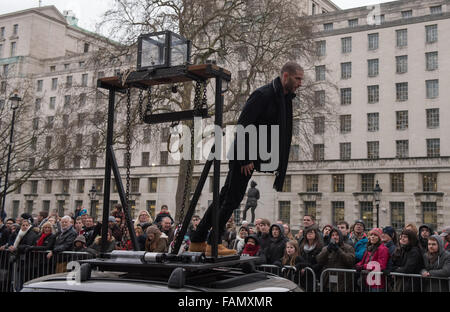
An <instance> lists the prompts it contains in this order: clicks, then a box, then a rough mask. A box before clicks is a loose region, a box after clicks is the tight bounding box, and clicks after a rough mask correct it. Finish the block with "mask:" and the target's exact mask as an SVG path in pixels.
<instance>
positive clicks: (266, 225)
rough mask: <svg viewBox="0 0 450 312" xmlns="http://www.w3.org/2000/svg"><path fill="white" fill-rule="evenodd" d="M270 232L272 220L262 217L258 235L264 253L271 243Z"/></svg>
mask: <svg viewBox="0 0 450 312" xmlns="http://www.w3.org/2000/svg"><path fill="white" fill-rule="evenodd" d="M269 232H270V221H269V220H268V219H261V222H260V224H259V233H258V234H257V235H256V236H257V237H258V239H259V243H260V245H261V252H262V253H264V251H265V250H266V249H267V247H269V245H270V239H271V237H270V234H269Z"/></svg>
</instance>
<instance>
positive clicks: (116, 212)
mask: <svg viewBox="0 0 450 312" xmlns="http://www.w3.org/2000/svg"><path fill="white" fill-rule="evenodd" d="M111 215H112V216H113V217H115V218H117V217H119V218H121V219H122V221H123V220H125V213H124V212H123V209H122V205H121V204H114V206H113V209H112V211H111Z"/></svg>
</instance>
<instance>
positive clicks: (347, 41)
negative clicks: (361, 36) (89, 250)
mask: <svg viewBox="0 0 450 312" xmlns="http://www.w3.org/2000/svg"><path fill="white" fill-rule="evenodd" d="M341 52H342V53H350V52H352V37H345V38H341Z"/></svg>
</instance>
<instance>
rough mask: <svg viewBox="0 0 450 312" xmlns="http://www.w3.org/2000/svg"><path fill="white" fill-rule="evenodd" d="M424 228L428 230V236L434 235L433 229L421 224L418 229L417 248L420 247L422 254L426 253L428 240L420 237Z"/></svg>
mask: <svg viewBox="0 0 450 312" xmlns="http://www.w3.org/2000/svg"><path fill="white" fill-rule="evenodd" d="M424 228H427V229H428V231H429V232H430V236H431V235H434V230H433V227H432V226H431V225H429V224H422V225H421V226H420V227H419V247H420V249H421V251H422V253H426V252H427V250H428V239H427V238H423V237H422V233H421V232H422V229H424Z"/></svg>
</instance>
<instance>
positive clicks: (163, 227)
mask: <svg viewBox="0 0 450 312" xmlns="http://www.w3.org/2000/svg"><path fill="white" fill-rule="evenodd" d="M158 227H159V230H160V231H161V232H163V233H164V234H166V235H167V243H168V244H170V243H171V242H172V241H173V238H174V231H175V229H174V228H173V227H172V219H171V218H169V217H164V218H162V219H161V222H160V225H159V226H158ZM167 247H169V246H168V245H167Z"/></svg>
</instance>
